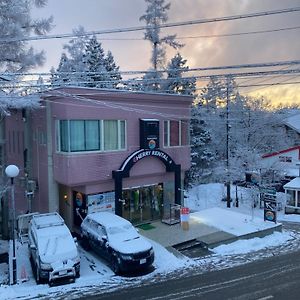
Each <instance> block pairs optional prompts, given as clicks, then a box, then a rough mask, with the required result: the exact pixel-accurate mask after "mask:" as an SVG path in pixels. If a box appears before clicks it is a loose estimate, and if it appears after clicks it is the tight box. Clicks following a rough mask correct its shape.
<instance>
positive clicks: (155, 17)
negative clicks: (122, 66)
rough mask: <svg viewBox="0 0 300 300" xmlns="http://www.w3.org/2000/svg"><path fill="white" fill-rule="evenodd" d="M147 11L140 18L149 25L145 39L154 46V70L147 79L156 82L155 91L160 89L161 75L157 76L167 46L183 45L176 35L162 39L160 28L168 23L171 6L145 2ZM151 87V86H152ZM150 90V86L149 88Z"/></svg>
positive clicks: (153, 0) (159, 0)
mask: <svg viewBox="0 0 300 300" xmlns="http://www.w3.org/2000/svg"><path fill="white" fill-rule="evenodd" d="M145 1H146V3H147V9H146V12H145V14H144V15H142V16H141V17H140V21H144V22H145V23H146V25H147V28H146V30H145V34H144V39H145V40H148V41H150V43H151V45H152V57H151V64H152V70H153V71H151V72H150V73H149V74H147V75H146V77H147V78H145V79H148V80H149V79H152V80H153V81H154V89H158V87H157V86H158V85H159V78H160V77H159V74H155V72H156V71H157V69H158V68H163V67H164V63H165V58H166V50H165V46H166V45H168V46H171V47H172V48H174V49H178V48H180V47H182V46H183V45H182V44H180V43H178V42H177V41H176V35H175V34H174V35H166V36H164V37H161V30H160V26H161V25H162V24H164V23H166V22H167V21H168V13H167V12H168V10H169V9H170V6H171V4H170V3H167V4H166V3H165V0H145ZM150 86H151V85H150ZM148 88H149V86H148Z"/></svg>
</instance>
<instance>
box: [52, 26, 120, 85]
mask: <svg viewBox="0 0 300 300" xmlns="http://www.w3.org/2000/svg"><path fill="white" fill-rule="evenodd" d="M74 33H75V34H76V35H77V37H76V38H74V39H72V40H71V41H70V42H69V44H66V45H64V49H65V50H66V51H67V53H63V54H62V56H61V59H60V63H59V66H58V68H57V70H56V72H53V71H52V72H51V73H52V84H53V85H66V84H67V85H79V86H87V87H97V88H116V87H117V85H118V83H119V82H120V80H121V79H122V77H121V75H120V72H119V67H118V66H117V65H116V63H115V61H114V57H113V55H112V53H111V52H110V51H109V52H108V54H107V56H106V55H105V52H104V49H103V48H102V45H101V43H99V42H98V41H97V38H96V36H93V37H92V38H88V36H87V35H85V31H84V29H83V27H79V29H77V30H74Z"/></svg>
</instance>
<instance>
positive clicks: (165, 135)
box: [164, 121, 169, 147]
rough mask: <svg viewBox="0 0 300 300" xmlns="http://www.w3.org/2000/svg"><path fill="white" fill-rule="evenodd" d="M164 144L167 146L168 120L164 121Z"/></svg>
mask: <svg viewBox="0 0 300 300" xmlns="http://www.w3.org/2000/svg"><path fill="white" fill-rule="evenodd" d="M164 146H165V147H168V146H169V122H168V121H164Z"/></svg>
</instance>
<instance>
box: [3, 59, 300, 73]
mask: <svg viewBox="0 0 300 300" xmlns="http://www.w3.org/2000/svg"><path fill="white" fill-rule="evenodd" d="M292 65H300V60H288V61H277V62H265V63H252V64H240V65H225V66H216V67H196V68H189V69H172V71H181V72H183V73H187V72H196V71H215V70H230V69H231V70H233V69H248V68H267V67H278V66H292ZM167 72H168V70H167V69H166V70H157V71H152V70H137V71H110V72H108V71H102V72H83V71H78V72H54V73H52V72H2V73H0V76H6V77H7V76H8V77H9V76H51V75H83V74H84V75H113V74H120V75H139V74H145V73H147V74H151V73H160V74H161V73H167ZM211 76H214V75H213V74H212V75H210V77H211Z"/></svg>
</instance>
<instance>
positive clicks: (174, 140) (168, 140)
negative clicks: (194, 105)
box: [164, 120, 190, 147]
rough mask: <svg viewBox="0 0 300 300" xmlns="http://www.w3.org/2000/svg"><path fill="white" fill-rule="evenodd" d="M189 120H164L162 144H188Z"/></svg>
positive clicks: (167, 145) (168, 145) (170, 145)
mask: <svg viewBox="0 0 300 300" xmlns="http://www.w3.org/2000/svg"><path fill="white" fill-rule="evenodd" d="M189 134H190V133H189V122H188V121H187V120H180V121H175V120H168V121H164V146H165V147H174V146H185V145H188V144H189Z"/></svg>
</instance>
